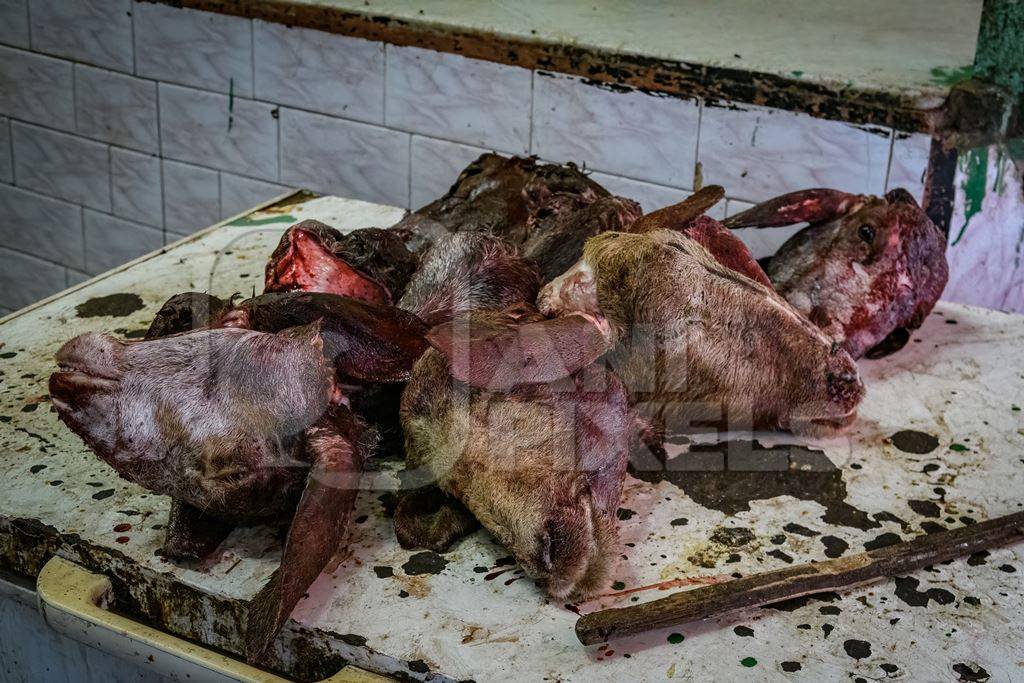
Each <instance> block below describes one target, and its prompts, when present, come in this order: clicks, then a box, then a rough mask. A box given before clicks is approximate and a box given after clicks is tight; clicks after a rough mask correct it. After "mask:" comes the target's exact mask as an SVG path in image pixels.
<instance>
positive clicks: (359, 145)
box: [281, 107, 410, 206]
mask: <svg viewBox="0 0 1024 683" xmlns="http://www.w3.org/2000/svg"><path fill="white" fill-rule="evenodd" d="M409 140H410V136H409V134H408V133H400V132H397V131H393V130H388V129H386V128H378V127H376V126H369V125H366V124H362V123H354V122H351V121H343V120H341V119H335V118H330V117H327V116H320V115H319V114H310V113H307V112H301V111H296V110H294V109H285V108H284V107H282V108H281V182H282V183H285V184H287V185H293V186H295V187H308V188H310V189H312V190H315V191H318V192H325V193H331V194H340V195H344V196H349V197H355V198H357V199H364V200H366V201H370V202H381V203H384V204H395V205H397V206H408V204H409V147H410V142H409Z"/></svg>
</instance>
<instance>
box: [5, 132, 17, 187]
mask: <svg viewBox="0 0 1024 683" xmlns="http://www.w3.org/2000/svg"><path fill="white" fill-rule="evenodd" d="M13 120H14V119H12V118H10V117H7V124H6V125H7V149H8V151H9V152H10V154H11V185H12V186H13V187H17V186H18V170H17V166H16V165H15V163H14V125H13V124H12V123H11V122H12V121H13Z"/></svg>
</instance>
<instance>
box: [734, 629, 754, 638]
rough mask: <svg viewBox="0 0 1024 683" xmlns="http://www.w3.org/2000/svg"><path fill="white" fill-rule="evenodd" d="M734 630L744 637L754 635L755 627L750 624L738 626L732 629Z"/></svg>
mask: <svg viewBox="0 0 1024 683" xmlns="http://www.w3.org/2000/svg"><path fill="white" fill-rule="evenodd" d="M732 632H733V633H735V634H736V635H738V636H740V637H742V638H753V637H754V629H752V628H750V627H749V626H737V627H736V628H734V629H733V630H732Z"/></svg>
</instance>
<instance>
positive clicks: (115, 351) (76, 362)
mask: <svg viewBox="0 0 1024 683" xmlns="http://www.w3.org/2000/svg"><path fill="white" fill-rule="evenodd" d="M123 354H124V342H121V341H119V340H118V339H116V338H114V337H112V336H110V335H109V334H101V333H99V332H87V333H86V334H81V335H79V336H77V337H75V338H74V339H72V340H71V341H69V342H67V343H66V344H64V346H62V347H60V350H59V351H57V354H56V356H55V357H54V359H55V360H56V361H57V365H59V366H60V368H61V370H62V371H69V372H77V373H81V374H84V375H89V376H91V377H95V378H100V379H110V380H117V379H120V378H121V374H122V372H121V360H122V356H123Z"/></svg>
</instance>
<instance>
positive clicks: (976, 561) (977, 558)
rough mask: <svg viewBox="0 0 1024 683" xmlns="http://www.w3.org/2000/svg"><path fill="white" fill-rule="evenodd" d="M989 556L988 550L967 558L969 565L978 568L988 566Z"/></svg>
mask: <svg viewBox="0 0 1024 683" xmlns="http://www.w3.org/2000/svg"><path fill="white" fill-rule="evenodd" d="M988 556H989V552H988V551H987V550H979V551H978V552H976V553H972V554H971V556H970V557H968V558H967V564H969V565H970V566H972V567H977V566H980V565H983V564H986V562H985V560H986V559H987V558H988Z"/></svg>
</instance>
